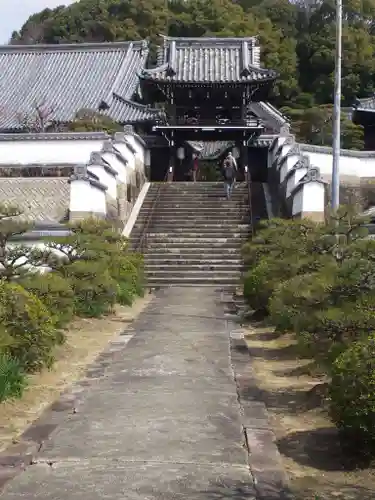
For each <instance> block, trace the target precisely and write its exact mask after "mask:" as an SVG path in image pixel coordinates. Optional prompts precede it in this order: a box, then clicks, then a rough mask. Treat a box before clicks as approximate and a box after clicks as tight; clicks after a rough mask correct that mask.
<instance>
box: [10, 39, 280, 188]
mask: <svg viewBox="0 0 375 500" xmlns="http://www.w3.org/2000/svg"><path fill="white" fill-rule="evenodd" d="M162 42H163V43H162V44H161V45H160V47H159V48H158V51H157V61H156V66H155V67H153V68H150V67H149V65H148V60H149V44H148V42H146V41H134V42H116V43H88V44H71V45H36V46H17V45H15V46H12V45H10V46H4V47H0V75H1V79H0V102H1V113H0V133H15V132H35V133H40V132H58V131H65V130H66V127H67V125H69V123H71V122H72V121H73V120H75V118H76V116H77V113H82V112H85V111H86V112H95V113H100V114H102V115H104V116H107V117H109V118H110V119H112V120H114V121H115V122H117V123H118V124H119V125H132V126H133V128H134V130H135V132H136V133H138V134H139V135H140V136H142V137H143V139H144V140H145V141H146V143H147V145H148V147H149V148H150V150H151V168H150V172H151V180H159V181H160V180H163V179H164V177H165V175H166V169H167V168H168V167H169V169H172V172H171V175H172V177H173V179H174V180H185V179H186V175H187V172H188V171H189V163H190V162H191V158H192V156H193V155H194V154H199V156H200V158H201V159H202V160H207V161H209V160H211V161H217V160H218V159H220V158H221V156H222V155H224V154H225V153H226V152H228V151H229V150H231V149H234V150H235V151H236V152H237V156H238V157H239V158H240V163H241V165H242V166H245V165H248V164H250V165H251V166H252V168H253V169H254V175H255V176H257V175H258V176H259V175H261V174H260V171H261V170H263V175H264V174H265V173H266V169H265V168H264V166H265V164H266V161H267V160H266V155H267V148H268V147H269V146H270V144H271V142H272V139H273V138H274V136H275V135H277V134H279V133H280V131H281V130H282V129H283V127H284V129H285V128H286V130H288V122H287V120H286V118H285V117H284V116H283V115H282V114H281V113H280V112H279V111H278V110H276V109H275V108H274V107H273V106H272V105H271V104H269V103H267V98H268V95H269V92H270V90H271V88H272V85H273V83H274V81H275V79H276V77H277V74H276V72H275V71H273V70H272V69H264V68H262V67H261V65H260V46H259V43H258V41H257V38H256V37H248V38H170V37H163V39H162ZM197 144H198V147H197ZM201 144H203V146H200V145H201ZM217 144H220V147H219V150H220V151H219V150H217V148H216V146H215V145H217ZM215 148H216V149H215ZM213 152H215V154H214V155H212V153H213ZM182 156H183V157H182ZM249 156H250V161H249Z"/></svg>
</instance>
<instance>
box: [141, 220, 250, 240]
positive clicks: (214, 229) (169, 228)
mask: <svg viewBox="0 0 375 500" xmlns="http://www.w3.org/2000/svg"><path fill="white" fill-rule="evenodd" d="M149 234H165V235H168V236H169V235H170V236H174V235H182V234H187V235H197V236H199V235H202V236H205V235H206V236H207V237H213V238H214V237H215V235H218V237H220V236H225V235H227V234H230V235H236V234H249V226H248V225H247V224H244V225H243V226H240V225H238V224H236V225H234V224H233V225H232V224H221V225H213V226H211V227H210V226H207V225H205V226H203V224H202V225H200V224H188V223H184V224H181V225H180V226H178V225H176V224H174V225H173V224H170V225H168V224H158V223H157V222H156V223H154V224H152V225H151V226H150V228H149Z"/></svg>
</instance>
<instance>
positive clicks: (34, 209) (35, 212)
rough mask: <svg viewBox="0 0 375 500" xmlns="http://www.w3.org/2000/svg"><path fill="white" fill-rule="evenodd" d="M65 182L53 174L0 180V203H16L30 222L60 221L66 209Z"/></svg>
mask: <svg viewBox="0 0 375 500" xmlns="http://www.w3.org/2000/svg"><path fill="white" fill-rule="evenodd" d="M68 181H69V179H67V178H53V177H50V178H40V177H34V178H22V177H20V178H13V179H0V203H9V204H11V205H17V206H18V207H20V208H21V209H22V210H24V217H25V218H27V219H29V220H31V221H36V222H48V223H54V222H55V223H56V222H60V221H61V220H63V219H64V218H65V217H66V214H67V210H68V208H69V200H70V187H69V183H68Z"/></svg>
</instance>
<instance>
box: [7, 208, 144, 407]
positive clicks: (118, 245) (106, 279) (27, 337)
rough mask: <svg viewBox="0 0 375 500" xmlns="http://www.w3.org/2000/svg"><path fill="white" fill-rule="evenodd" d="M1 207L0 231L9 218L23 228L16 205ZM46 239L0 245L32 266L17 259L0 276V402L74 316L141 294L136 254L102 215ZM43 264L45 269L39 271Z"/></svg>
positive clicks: (40, 361)
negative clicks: (37, 245) (41, 244)
mask: <svg viewBox="0 0 375 500" xmlns="http://www.w3.org/2000/svg"><path fill="white" fill-rule="evenodd" d="M0 208H1V207H0ZM0 211H1V210H0ZM3 211H4V210H3ZM8 212H9V217H10V220H7V224H6V227H3V226H4V224H3V223H2V222H1V220H0V234H1V233H2V231H5V230H6V231H7V233H6V235H8V234H11V232H12V230H11V228H12V224H13V225H14V232H15V233H19V232H22V231H24V230H26V229H27V228H28V225H25V224H23V225H22V224H21V223H19V222H16V221H15V222H14V223H13V222H12V221H11V218H12V217H13V214H16V215H15V216H19V214H20V212H19V211H18V210H15V209H14V208H12V211H10V209H9V210H8ZM8 212H7V213H8ZM21 226H22V229H20V228H21ZM4 234H5V233H4ZM6 237H8V236H4V238H6ZM4 241H5V240H4ZM46 245H47V249H46V250H43V251H40V250H38V249H34V250H30V249H27V248H25V249H23V248H22V247H17V250H16V251H15V250H12V249H11V250H9V251H8V250H7V249H5V250H4V251H5V252H8V257H9V262H10V263H12V262H13V260H15V257H17V258H20V257H24V258H26V260H27V261H28V262H29V264H32V266H33V267H29V268H27V267H26V266H23V267H22V273H20V272H18V269H17V267H16V266H14V267H10V268H9V269H8V268H7V270H6V273H3V274H2V275H0V402H1V401H4V400H6V399H9V398H16V397H20V396H21V395H22V392H23V390H24V388H25V387H26V384H27V377H26V375H25V374H27V373H30V372H35V371H37V370H41V369H43V368H44V367H47V368H48V367H50V366H51V365H52V363H53V359H54V350H55V347H56V346H57V345H58V344H61V343H62V342H63V341H64V340H65V336H64V328H66V327H67V326H68V325H69V322H70V321H71V320H72V318H73V317H74V315H76V316H85V317H100V316H102V315H105V314H108V313H109V312H111V310H112V309H113V306H114V305H115V303H116V302H117V303H120V304H126V305H131V304H132V303H133V301H134V299H135V297H136V296H142V295H143V293H144V267H143V257H142V256H141V255H139V254H136V253H134V252H131V251H130V250H129V246H128V242H127V240H126V239H124V238H123V237H122V236H121V235H120V234H119V233H118V232H117V231H116V230H114V228H113V227H112V226H111V225H110V224H108V223H107V222H106V221H100V220H97V219H88V220H86V221H81V222H79V223H78V224H76V225H72V226H71V234H70V235H69V236H67V237H64V238H59V239H58V240H55V241H46ZM56 250H57V251H58V252H59V254H60V255H61V257H58V256H57V254H56ZM10 266H12V264H10ZM40 266H41V269H38V267H40ZM46 266H47V267H49V268H50V269H51V272H42V273H41V272H39V271H43V270H44V271H45V267H46ZM28 269H29V270H28ZM31 269H33V271H32V272H31ZM1 277H2V280H1Z"/></svg>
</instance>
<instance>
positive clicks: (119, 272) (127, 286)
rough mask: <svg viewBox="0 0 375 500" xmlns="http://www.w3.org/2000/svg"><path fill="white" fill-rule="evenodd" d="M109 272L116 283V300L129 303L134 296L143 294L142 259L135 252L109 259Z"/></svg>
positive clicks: (125, 303)
mask: <svg viewBox="0 0 375 500" xmlns="http://www.w3.org/2000/svg"><path fill="white" fill-rule="evenodd" d="M109 270H110V274H111V276H112V278H113V279H114V280H115V281H116V282H117V284H118V296H117V301H118V302H119V303H120V304H124V305H131V304H132V303H133V300H134V297H136V296H137V295H138V296H142V295H143V260H141V258H140V257H139V256H137V255H136V254H131V253H129V254H127V253H125V254H124V255H120V256H117V257H115V258H113V259H112V260H111V264H110V269H109Z"/></svg>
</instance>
